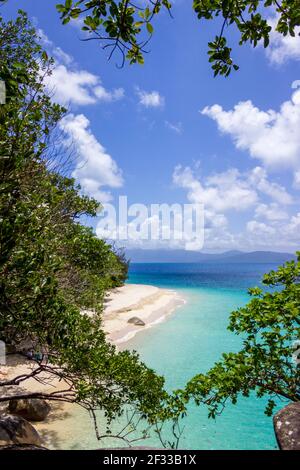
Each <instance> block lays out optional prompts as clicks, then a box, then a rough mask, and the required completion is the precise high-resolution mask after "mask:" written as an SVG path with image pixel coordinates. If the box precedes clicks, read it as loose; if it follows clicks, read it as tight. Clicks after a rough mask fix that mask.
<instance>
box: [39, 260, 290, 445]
mask: <svg viewBox="0 0 300 470" xmlns="http://www.w3.org/2000/svg"><path fill="white" fill-rule="evenodd" d="M276 268H277V265H276V264H250V263H247V264H225V263H222V264H216V263H214V264H212V263H211V264H203V263H202V264H196V263H195V264H175V263H172V264H162V263H160V264H151V263H147V264H134V263H133V264H131V266H130V272H129V279H128V283H133V284H150V285H154V286H157V287H161V288H166V289H173V290H175V291H177V292H178V293H179V294H180V295H181V296H182V297H184V299H185V301H186V302H185V304H184V305H182V306H180V307H178V308H177V309H176V310H175V312H174V313H173V314H172V315H169V316H168V317H167V318H166V320H165V321H163V322H161V323H159V324H156V325H155V326H153V327H152V328H148V329H147V330H145V331H142V332H140V333H138V334H137V335H136V336H135V337H134V338H132V339H131V340H130V341H128V342H127V343H126V344H125V345H124V346H123V347H122V348H123V349H124V348H127V349H131V350H136V351H137V352H138V353H139V355H140V358H141V359H142V360H143V361H144V362H145V363H146V364H147V365H148V366H149V367H151V368H153V369H154V370H155V371H156V372H157V373H158V374H160V375H163V376H164V377H165V381H166V387H167V389H168V390H169V391H171V390H174V389H178V388H181V387H184V385H185V383H186V382H187V381H188V380H190V379H191V378H192V377H193V376H195V375H196V374H199V373H205V372H206V371H208V370H209V369H210V368H211V367H212V366H213V365H214V363H215V362H216V361H218V360H219V359H220V358H221V355H222V353H224V352H230V351H233V352H235V351H238V350H239V348H240V347H241V345H242V338H241V337H240V336H238V335H235V334H234V333H232V332H230V331H229V330H228V329H227V326H228V323H229V316H230V313H231V312H232V311H234V310H236V309H238V308H239V307H242V306H243V305H245V304H246V303H247V302H249V300H250V297H249V294H248V288H249V287H254V286H261V279H262V276H263V274H264V273H267V272H269V271H271V270H273V269H276ZM266 402H267V399H266V398H257V397H256V395H255V394H254V393H252V394H251V395H250V396H249V397H248V398H245V397H240V399H239V400H238V402H237V404H235V405H233V404H231V403H228V404H227V405H226V407H225V409H224V410H223V412H222V414H221V415H220V416H217V418H216V419H211V418H209V417H208V411H207V409H206V407H204V406H200V407H198V406H196V405H195V404H194V403H190V404H189V406H188V413H187V416H186V417H185V418H184V419H183V420H182V423H181V428H182V435H181V438H180V441H179V444H178V448H180V449H194V450H196V449H197V450H227V449H232V450H260V449H277V444H276V439H275V436H274V431H273V425H272V418H270V417H268V416H266V415H265V413H264V409H265V405H266ZM284 405H285V402H278V409H279V408H280V407H282V406H284ZM99 422H100V428H101V417H100V421H99ZM122 424H123V423H122V422H121V423H117V426H120V425H121V426H122ZM62 429H63V435H62ZM100 431H101V432H105V429H100ZM48 433H49V432H48ZM168 433H170V435H168ZM56 437H58V436H56V433H53V442H52V445H51V447H54V448H65V449H66V448H67V449H96V448H100V447H106V448H107V447H123V446H124V443H122V442H120V441H119V440H118V441H116V440H114V439H108V440H107V439H106V440H104V441H102V442H100V443H99V442H98V441H97V439H96V436H95V433H94V429H93V425H92V423H91V419H90V417H88V416H87V414H86V412H85V411H83V410H82V409H80V408H78V413H77V414H76V416H72V415H70V416H69V417H68V414H67V413H66V416H64V419H63V420H62V422H61V426H60V432H59V439H56ZM163 438H164V439H165V440H168V439H170V440H171V441H172V434H171V432H170V431H169V430H168V428H166V430H165V431H164V435H163ZM135 445H142V446H145V445H146V446H152V447H161V443H160V441H159V440H158V437H157V436H156V434H152V436H151V437H150V439H147V441H143V442H140V443H136V444H135Z"/></svg>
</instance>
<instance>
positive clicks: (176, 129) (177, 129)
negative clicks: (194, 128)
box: [165, 121, 183, 134]
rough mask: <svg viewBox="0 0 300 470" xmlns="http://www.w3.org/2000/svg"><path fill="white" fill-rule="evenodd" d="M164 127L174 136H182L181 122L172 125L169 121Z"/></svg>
mask: <svg viewBox="0 0 300 470" xmlns="http://www.w3.org/2000/svg"><path fill="white" fill-rule="evenodd" d="M165 126H166V127H167V128H168V129H170V130H171V131H173V132H176V134H182V132H183V127H182V123H181V122H177V123H173V122H170V121H165Z"/></svg>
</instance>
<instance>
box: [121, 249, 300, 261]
mask: <svg viewBox="0 0 300 470" xmlns="http://www.w3.org/2000/svg"><path fill="white" fill-rule="evenodd" d="M126 256H127V258H128V259H129V260H130V261H131V262H132V263H275V264H281V263H284V262H285V261H289V260H292V259H296V256H295V255H293V254H291V253H277V252H274V251H252V252H249V253H247V252H243V251H238V250H232V251H226V252H225V253H218V254H209V253H201V252H198V251H185V250H140V249H136V250H133V249H130V250H126Z"/></svg>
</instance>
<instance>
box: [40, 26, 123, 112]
mask: <svg viewBox="0 0 300 470" xmlns="http://www.w3.org/2000/svg"><path fill="white" fill-rule="evenodd" d="M39 36H40V39H41V42H42V44H43V45H44V47H45V48H46V49H48V50H49V53H50V54H51V55H52V56H53V57H54V58H55V61H56V64H55V67H54V69H53V71H52V74H51V75H50V76H47V77H46V80H45V81H46V84H47V87H48V88H49V90H50V91H51V92H52V93H53V96H54V99H55V100H56V101H58V102H59V103H61V104H63V105H69V104H75V105H78V106H83V105H90V104H95V103H97V102H112V101H117V100H120V99H122V98H123V97H124V89H123V88H116V89H113V90H107V89H106V88H105V87H104V86H103V84H102V82H101V79H100V77H98V76H97V75H94V74H92V73H90V72H88V71H86V70H82V69H80V68H78V66H77V65H76V63H75V61H74V59H73V57H72V56H70V55H69V54H67V53H66V52H64V51H63V50H62V49H61V48H60V47H57V46H55V44H54V43H53V42H52V41H51V40H50V39H49V38H48V37H47V35H46V34H45V33H44V31H43V30H41V29H40V30H39Z"/></svg>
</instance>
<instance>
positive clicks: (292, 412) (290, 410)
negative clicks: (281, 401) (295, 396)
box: [273, 402, 300, 450]
mask: <svg viewBox="0 0 300 470" xmlns="http://www.w3.org/2000/svg"><path fill="white" fill-rule="evenodd" d="M273 423H274V429H275V434H276V439H277V442H278V445H279V448H280V449H281V450H300V402H297V403H290V404H289V405H287V406H285V407H284V408H282V410H280V411H278V413H276V414H275V416H274V418H273Z"/></svg>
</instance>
